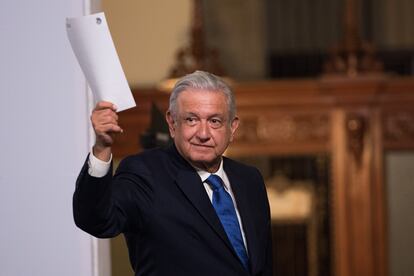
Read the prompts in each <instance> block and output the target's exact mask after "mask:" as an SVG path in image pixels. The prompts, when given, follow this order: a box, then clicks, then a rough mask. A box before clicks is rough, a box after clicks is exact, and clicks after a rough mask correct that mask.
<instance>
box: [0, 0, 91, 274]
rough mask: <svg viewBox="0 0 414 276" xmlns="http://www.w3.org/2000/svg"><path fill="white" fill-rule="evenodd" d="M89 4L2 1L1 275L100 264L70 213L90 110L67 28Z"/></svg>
mask: <svg viewBox="0 0 414 276" xmlns="http://www.w3.org/2000/svg"><path fill="white" fill-rule="evenodd" d="M92 2H93V1H92ZM90 3H91V1H87V0H71V1H67V0H37V1H32V0H1V1H0V37H1V40H0V41H1V42H0V103H1V107H0V127H1V133H0V147H1V148H0V275H5V276H20V275H22V276H23V275H25V276H27V275H30V276H49V275H50V276H52V275H53V276H55V275H59V276H66V275H67V276H74V275H76V276H83V275H85V276H89V275H93V272H94V271H96V268H95V269H94V265H93V264H94V263H93V259H94V254H93V245H92V244H93V243H92V242H91V238H90V236H89V235H87V234H85V233H82V232H81V231H80V230H78V229H77V228H76V227H75V225H74V223H73V216H72V193H73V190H74V186H75V179H76V176H77V174H78V171H79V169H80V167H81V165H82V163H83V161H84V159H85V156H86V153H87V151H88V148H89V141H88V136H89V135H88V127H89V126H88V118H89V115H88V105H87V96H86V92H85V91H86V84H85V80H84V78H83V75H82V74H81V72H80V69H79V66H78V64H77V62H76V60H75V58H74V56H73V54H72V51H71V49H70V45H69V43H68V40H67V38H66V30H65V17H71V16H80V15H82V14H84V13H88V12H89V11H88V9H89V8H90V6H91V4H90Z"/></svg>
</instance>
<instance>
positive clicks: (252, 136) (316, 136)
mask: <svg viewBox="0 0 414 276" xmlns="http://www.w3.org/2000/svg"><path fill="white" fill-rule="evenodd" d="M329 140H330V118H329V114H324V113H316V114H315V113H309V114H267V115H261V116H249V117H242V120H241V125H240V128H239V130H238V131H237V133H236V141H239V142H254V143H260V142H265V143H267V142H273V143H326V142H328V141H329Z"/></svg>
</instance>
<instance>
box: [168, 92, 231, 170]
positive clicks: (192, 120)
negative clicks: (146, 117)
mask: <svg viewBox="0 0 414 276" xmlns="http://www.w3.org/2000/svg"><path fill="white" fill-rule="evenodd" d="M166 119H167V122H168V125H169V129H170V134H171V137H172V138H173V139H174V143H175V145H176V147H177V149H178V151H179V152H180V154H181V155H182V156H183V157H184V158H185V159H186V160H187V161H189V162H190V163H191V164H192V165H193V166H196V167H198V168H200V169H204V170H207V171H210V172H215V171H216V170H217V169H218V166H219V164H220V160H221V155H222V154H223V153H224V151H225V150H226V148H227V146H228V144H229V143H230V142H231V141H232V140H233V135H234V132H235V131H236V129H237V127H238V124H239V121H238V118H235V119H233V120H232V121H231V122H230V121H229V120H230V118H229V109H228V105H227V102H226V96H225V95H224V94H223V93H222V92H206V91H200V90H192V91H188V90H187V91H183V92H181V94H180V95H179V96H178V98H177V114H176V116H175V118H173V117H172V114H170V113H169V112H167V116H166Z"/></svg>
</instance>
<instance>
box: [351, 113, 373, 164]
mask: <svg viewBox="0 0 414 276" xmlns="http://www.w3.org/2000/svg"><path fill="white" fill-rule="evenodd" d="M345 128H346V133H347V136H348V137H347V139H348V150H349V152H350V153H351V154H352V156H353V158H354V160H355V162H356V164H357V165H358V166H359V165H360V163H361V156H362V152H363V151H364V137H365V134H366V132H367V128H368V123H367V120H366V118H364V117H363V116H362V115H359V114H348V115H347V118H346V122H345Z"/></svg>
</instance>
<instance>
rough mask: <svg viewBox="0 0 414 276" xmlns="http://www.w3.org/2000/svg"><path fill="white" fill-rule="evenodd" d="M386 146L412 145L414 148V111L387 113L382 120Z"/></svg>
mask: <svg viewBox="0 0 414 276" xmlns="http://www.w3.org/2000/svg"><path fill="white" fill-rule="evenodd" d="M382 125H383V137H384V143H386V144H394V145H395V144H411V146H412V147H414V111H411V110H393V111H385V112H384V113H383V118H382Z"/></svg>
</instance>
